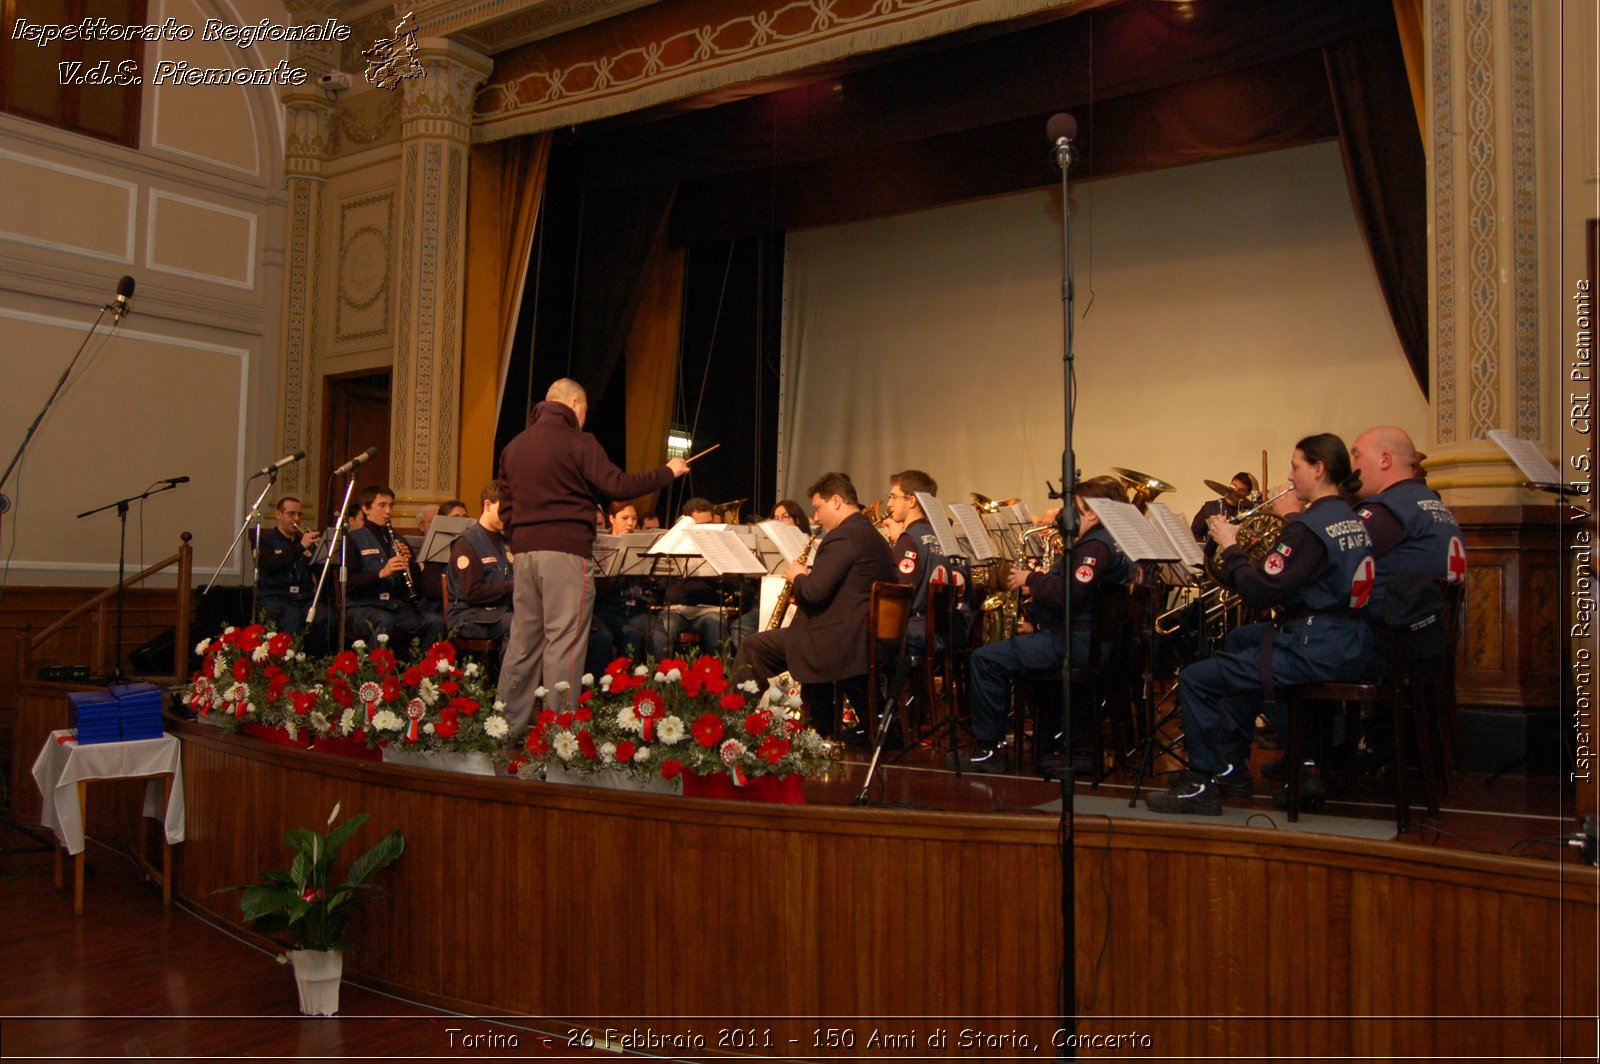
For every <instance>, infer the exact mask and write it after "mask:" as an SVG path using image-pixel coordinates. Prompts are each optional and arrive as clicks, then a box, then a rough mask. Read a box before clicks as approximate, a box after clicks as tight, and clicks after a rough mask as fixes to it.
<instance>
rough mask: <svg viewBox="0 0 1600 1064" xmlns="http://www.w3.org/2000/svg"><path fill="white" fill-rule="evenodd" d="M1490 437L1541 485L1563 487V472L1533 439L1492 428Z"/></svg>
mask: <svg viewBox="0 0 1600 1064" xmlns="http://www.w3.org/2000/svg"><path fill="white" fill-rule="evenodd" d="M1489 438H1490V439H1491V440H1493V441H1494V442H1495V443H1497V444H1499V445H1500V449H1501V450H1502V451H1504V452H1506V455H1507V457H1509V458H1510V459H1511V460H1512V461H1513V462H1515V463H1516V464H1517V468H1518V469H1520V470H1522V475H1523V476H1525V477H1527V478H1528V479H1529V480H1531V481H1532V482H1533V483H1534V484H1536V485H1538V486H1539V487H1562V486H1564V485H1563V482H1562V480H1561V473H1560V472H1559V471H1558V470H1557V469H1556V467H1555V466H1553V465H1551V464H1550V459H1548V458H1546V457H1545V456H1544V454H1543V453H1541V452H1540V450H1539V448H1538V447H1537V446H1535V444H1534V442H1533V441H1532V440H1525V439H1522V438H1521V437H1520V436H1518V435H1517V434H1516V433H1514V432H1507V431H1506V430H1505V429H1490V430H1489Z"/></svg>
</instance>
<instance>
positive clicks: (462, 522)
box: [417, 517, 478, 565]
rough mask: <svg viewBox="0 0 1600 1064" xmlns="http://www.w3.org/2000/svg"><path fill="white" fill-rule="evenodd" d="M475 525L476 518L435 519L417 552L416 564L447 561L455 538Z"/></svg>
mask: <svg viewBox="0 0 1600 1064" xmlns="http://www.w3.org/2000/svg"><path fill="white" fill-rule="evenodd" d="M477 523H478V519H477V518H476V517H435V518H434V519H433V523H432V524H430V525H429V526H428V538H427V539H424V540H423V541H422V549H421V550H419V551H418V552H417V564H418V565H422V564H424V563H426V562H442V561H446V560H448V559H449V557H450V548H451V547H452V546H453V545H454V544H455V541H456V537H457V536H459V535H461V533H463V532H465V531H466V530H467V529H469V528H471V527H472V526H473V525H475V524H477Z"/></svg>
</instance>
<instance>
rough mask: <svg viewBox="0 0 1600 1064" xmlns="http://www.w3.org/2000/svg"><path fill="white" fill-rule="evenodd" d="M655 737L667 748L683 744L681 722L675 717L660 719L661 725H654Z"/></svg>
mask: <svg viewBox="0 0 1600 1064" xmlns="http://www.w3.org/2000/svg"><path fill="white" fill-rule="evenodd" d="M656 735H657V736H659V737H660V739H661V741H662V742H664V743H666V744H667V745H668V746H675V745H677V744H678V743H681V742H683V721H681V720H679V719H678V718H677V717H662V718H661V723H660V724H658V725H656Z"/></svg>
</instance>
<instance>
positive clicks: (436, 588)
mask: <svg viewBox="0 0 1600 1064" xmlns="http://www.w3.org/2000/svg"><path fill="white" fill-rule="evenodd" d="M471 512H472V511H470V510H468V509H467V504H466V503H464V502H462V501H461V500H460V499H451V500H449V501H448V502H442V503H440V504H439V505H438V506H424V507H423V508H422V512H421V513H419V514H418V515H417V528H418V529H419V530H420V531H421V532H422V537H421V539H419V540H418V541H417V545H418V546H421V545H422V544H424V543H426V542H428V529H430V528H432V527H433V519H434V518H435V517H467V516H469V515H470V514H471ZM448 567H449V563H448V562H446V561H445V560H444V559H442V558H441V559H440V560H438V561H436V562H423V563H422V583H421V584H419V585H417V590H418V591H419V592H421V593H422V597H423V599H424V600H425V601H426V602H427V605H428V608H429V609H431V610H433V611H434V612H435V613H437V612H438V611H439V610H442V609H443V608H444V578H445V570H446V569H447V568H448Z"/></svg>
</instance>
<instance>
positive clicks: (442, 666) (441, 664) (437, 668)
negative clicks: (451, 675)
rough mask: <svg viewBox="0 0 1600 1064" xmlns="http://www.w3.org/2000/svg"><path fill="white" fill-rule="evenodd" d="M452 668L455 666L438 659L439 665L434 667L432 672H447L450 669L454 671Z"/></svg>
mask: <svg viewBox="0 0 1600 1064" xmlns="http://www.w3.org/2000/svg"><path fill="white" fill-rule="evenodd" d="M454 668H455V666H454V665H452V664H450V662H449V661H447V660H445V659H444V658H440V659H439V664H438V665H436V666H434V669H433V671H434V672H449V671H450V670H451V669H454Z"/></svg>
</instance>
